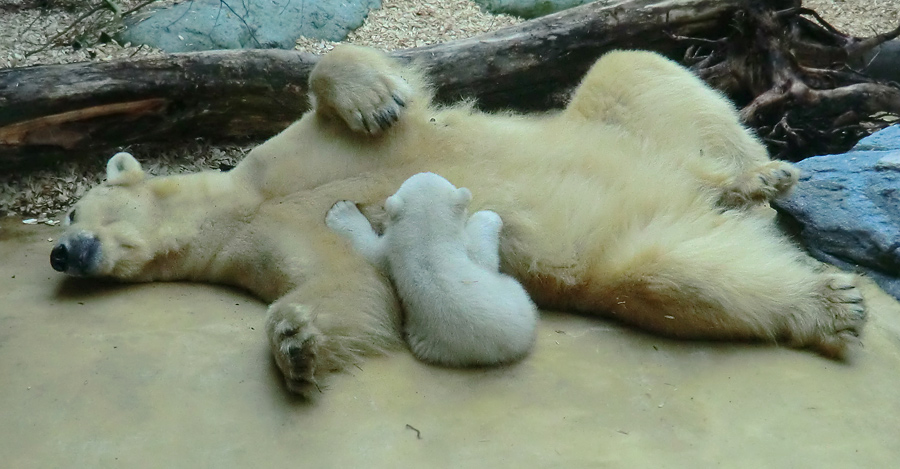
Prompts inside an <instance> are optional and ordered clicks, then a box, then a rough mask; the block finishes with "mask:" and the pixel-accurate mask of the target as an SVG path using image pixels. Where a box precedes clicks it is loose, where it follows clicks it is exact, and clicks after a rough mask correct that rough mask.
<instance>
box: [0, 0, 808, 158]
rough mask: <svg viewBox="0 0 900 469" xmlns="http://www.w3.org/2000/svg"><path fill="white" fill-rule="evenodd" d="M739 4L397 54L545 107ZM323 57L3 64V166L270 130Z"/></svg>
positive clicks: (515, 102)
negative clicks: (593, 75)
mask: <svg viewBox="0 0 900 469" xmlns="http://www.w3.org/2000/svg"><path fill="white" fill-rule="evenodd" d="M744 3H745V0H680V1H676V2H673V1H671V0H669V1H665V0H663V1H658V0H620V1H614V0H601V1H598V2H595V3H592V4H588V5H584V6H581V7H577V8H572V9H569V10H566V11H563V12H560V13H557V14H554V15H548V16H545V17H542V18H538V19H535V20H531V21H528V22H524V23H521V24H519V25H516V26H513V27H510V28H506V29H504V30H500V31H497V32H494V33H490V34H486V35H482V36H478V37H475V38H470V39H465V40H460V41H455V42H451V43H445V44H439V45H434V46H429V47H422V48H416V49H410V50H404V51H398V52H395V53H394V54H393V55H394V56H395V57H397V58H398V59H400V60H403V61H411V60H417V61H421V62H422V63H424V64H425V65H426V66H427V68H428V69H429V73H430V76H431V79H432V81H433V83H434V84H435V85H436V87H437V97H438V99H439V100H440V101H443V102H449V101H455V100H458V99H460V98H475V99H477V100H478V102H479V104H480V106H481V107H483V108H485V109H498V108H508V109H517V110H526V111H527V110H540V109H547V108H551V107H555V106H559V105H561V104H562V103H563V102H564V101H565V97H566V95H567V93H568V91H569V90H570V89H571V87H572V86H574V85H575V84H577V82H578V80H579V78H580V77H581V76H582V75H583V74H584V72H586V71H587V69H588V68H589V67H590V65H591V64H592V63H593V62H594V61H595V60H596V59H597V58H598V57H599V56H600V55H601V54H603V53H604V52H606V51H608V50H611V49H614V48H641V49H649V50H655V51H658V52H661V53H663V54H665V55H667V56H670V57H672V58H676V59H681V58H682V57H683V55H684V53H685V51H686V50H687V48H688V44H687V43H685V42H684V41H681V40H678V39H677V37H679V36H690V37H693V38H697V37H700V38H717V37H722V36H725V35H726V31H727V28H728V25H729V22H730V21H731V18H732V17H733V15H734V14H735V13H736V12H737V11H738V10H740V9H741V8H742V7H743V5H744ZM766 3H767V4H768V5H771V6H772V8H780V7H782V6H786V5H788V4H790V3H791V2H790V1H787V0H784V1H782V0H768V1H766ZM317 60H318V57H316V56H314V55H311V54H306V53H302V52H296V51H283V50H237V51H213V52H198V53H188V54H173V55H169V56H166V57H163V58H154V59H142V60H133V61H129V60H125V61H117V62H107V63H80V64H69V65H48V66H37V67H28V68H22V69H7V70H0V170H9V169H10V168H13V167H17V166H23V165H29V164H41V163H44V162H46V161H47V160H48V158H54V157H58V156H60V155H66V156H76V155H78V154H83V153H86V152H94V151H106V152H108V151H110V150H111V149H112V148H114V147H117V146H121V145H126V144H132V143H141V142H153V141H177V140H179V139H185V138H196V137H205V138H211V139H227V138H236V137H268V136H270V135H273V134H275V133H277V132H278V131H280V130H282V129H283V128H284V127H285V126H287V125H288V124H289V123H290V122H292V121H293V120H295V119H296V118H298V117H299V116H300V115H301V114H302V113H303V112H305V111H306V110H307V109H308V107H309V102H308V99H307V87H306V81H307V76H308V74H309V72H310V70H311V69H312V67H313V66H314V65H315V63H316V61H317Z"/></svg>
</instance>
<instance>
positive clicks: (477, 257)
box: [325, 173, 537, 366]
mask: <svg viewBox="0 0 900 469" xmlns="http://www.w3.org/2000/svg"><path fill="white" fill-rule="evenodd" d="M471 200H472V193H471V192H470V191H469V190H468V189H466V188H459V189H457V188H456V186H454V185H453V184H451V183H450V181H448V180H446V179H444V178H443V177H441V176H439V175H437V174H434V173H419V174H416V175H413V176H412V177H410V178H409V179H407V180H406V181H404V182H403V184H402V185H401V186H400V189H399V190H398V191H397V193H395V194H394V195H392V196H390V197H388V198H387V201H386V202H385V204H384V209H385V212H386V214H387V217H388V222H387V223H386V225H385V227H384V234H383V235H382V236H379V235H378V234H377V233H376V232H375V230H374V229H372V225H370V224H369V220H368V219H366V217H365V215H363V214H362V212H360V211H359V209H357V208H356V204H355V203H353V202H351V201H346V200H345V201H341V202H338V203H337V204H335V205H334V207H332V208H331V210H329V211H328V214H327V215H326V216H325V225H327V226H328V227H329V228H331V229H332V230H334V231H335V232H337V233H338V234H340V235H342V236H344V237H345V238H347V239H348V240H349V241H350V244H352V245H353V247H354V248H355V249H356V250H357V251H358V252H359V253H360V254H362V255H363V257H365V258H366V259H368V260H369V262H371V263H372V264H374V265H376V266H378V267H379V268H380V269H381V270H383V271H386V272H387V273H388V274H389V276H390V278H391V279H392V280H393V281H394V286H395V288H396V289H397V293H398V296H399V297H400V302H401V304H402V306H403V309H404V313H405V315H404V331H403V332H404V335H405V337H406V341H407V343H408V344H409V348H410V350H412V352H413V354H414V355H415V356H416V357H417V358H419V359H420V360H422V361H426V362H430V363H436V364H440V365H448V366H487V365H496V364H502V363H510V362H513V361H515V360H518V359H520V358H522V357H524V356H525V355H527V354H528V352H529V351H530V350H531V346H532V344H533V343H534V331H535V327H536V326H537V309H536V308H535V306H534V303H532V302H531V298H530V297H529V296H528V293H527V292H525V289H524V288H522V285H520V284H519V282H517V281H516V280H515V279H513V278H512V277H509V276H507V275H503V274H501V273H500V272H499V269H500V252H499V249H500V230H501V228H502V226H503V221H502V220H501V219H500V216H499V215H497V214H496V213H494V212H491V211H490V210H482V211H480V212H476V213H474V214H472V216H471V217H470V218H468V220H467V219H466V217H467V208H468V206H469V202H470V201H471Z"/></svg>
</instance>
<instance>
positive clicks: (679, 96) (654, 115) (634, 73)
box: [564, 51, 798, 207]
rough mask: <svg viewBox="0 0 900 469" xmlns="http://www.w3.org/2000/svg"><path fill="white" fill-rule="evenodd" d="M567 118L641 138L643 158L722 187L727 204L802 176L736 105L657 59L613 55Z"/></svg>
mask: <svg viewBox="0 0 900 469" xmlns="http://www.w3.org/2000/svg"><path fill="white" fill-rule="evenodd" d="M564 116H565V117H566V118H569V119H576V120H588V121H596V122H597V123H598V124H604V125H613V126H618V127H620V128H622V129H623V130H625V131H627V132H628V133H631V134H633V135H636V136H639V137H641V138H642V139H643V140H644V141H645V142H646V143H647V144H648V145H649V147H648V151H647V152H646V155H645V156H644V157H648V158H665V159H666V160H667V161H670V162H673V163H675V164H676V165H678V166H681V167H683V168H685V169H687V170H688V171H689V172H690V173H691V174H693V176H694V177H695V178H696V179H697V180H698V181H699V182H700V183H701V184H702V185H704V186H707V187H710V188H713V189H715V190H717V191H718V192H719V194H720V198H719V203H720V205H722V206H725V207H748V206H752V205H755V204H759V203H763V202H766V201H768V200H771V199H772V198H774V197H778V196H780V195H782V194H785V193H786V192H788V191H789V190H790V189H791V187H792V186H793V185H794V183H795V182H796V181H797V177H798V171H797V169H796V168H795V167H794V166H793V165H791V164H790V163H786V162H782V161H772V160H770V159H769V156H768V153H767V151H766V149H765V147H764V146H763V145H762V143H761V142H760V141H759V140H758V139H757V138H756V137H755V136H753V135H752V133H751V131H749V130H748V129H746V128H745V127H744V126H743V125H741V123H740V117H739V115H738V113H737V111H736V110H735V108H734V106H733V104H732V103H730V102H729V101H728V99H727V98H726V97H725V96H723V95H722V94H721V93H719V92H718V91H716V90H714V89H712V88H711V87H709V86H708V85H707V84H706V83H704V82H703V81H702V80H700V79H699V78H697V77H696V76H695V75H693V74H692V73H691V72H690V71H688V70H687V69H685V68H684V67H682V66H680V65H678V64H677V63H675V62H672V61H670V60H668V59H666V58H664V57H662V56H660V55H658V54H655V53H651V52H641V51H614V52H610V53H608V54H606V55H604V56H603V57H601V58H600V60H598V61H597V63H596V64H595V65H594V66H593V67H592V68H591V69H590V71H589V72H588V73H587V75H586V76H585V77H584V79H583V80H582V82H581V85H580V86H579V87H578V89H577V90H576V91H575V93H574V95H573V97H572V100H571V102H570V104H569V106H568V107H567V109H566V111H565V113H564Z"/></svg>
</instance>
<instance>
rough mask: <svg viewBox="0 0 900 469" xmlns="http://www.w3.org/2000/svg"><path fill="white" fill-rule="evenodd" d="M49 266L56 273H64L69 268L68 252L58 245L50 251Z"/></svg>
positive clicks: (63, 246)
mask: <svg viewBox="0 0 900 469" xmlns="http://www.w3.org/2000/svg"><path fill="white" fill-rule="evenodd" d="M50 265H51V266H52V267H53V270H55V271H57V272H65V271H66V269H68V268H69V250H68V248H66V245H65V244H60V245H58V246H56V247H55V248H53V250H52V251H50Z"/></svg>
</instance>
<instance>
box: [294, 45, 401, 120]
mask: <svg viewBox="0 0 900 469" xmlns="http://www.w3.org/2000/svg"><path fill="white" fill-rule="evenodd" d="M309 84H310V89H311V91H312V94H313V97H314V98H315V99H314V101H315V108H316V111H317V112H319V113H322V114H325V115H333V116H337V117H339V118H340V119H341V120H343V121H344V122H345V123H346V124H347V126H349V127H350V129H352V130H353V131H356V132H364V133H368V134H370V135H377V134H379V133H381V132H383V131H385V130H387V129H389V128H390V127H391V126H392V125H394V123H396V122H397V120H399V119H400V116H401V114H402V112H403V108H405V107H406V105H407V104H408V103H409V102H410V100H411V99H412V98H413V94H414V93H413V87H412V86H410V85H409V83H407V81H406V80H404V79H403V78H402V77H401V76H400V67H399V66H398V65H397V64H395V63H394V62H393V61H392V60H391V59H389V58H388V57H387V56H385V55H384V54H382V53H380V52H377V51H375V50H371V49H367V48H361V47H355V46H347V45H344V46H340V47H337V48H335V49H334V51H332V52H330V53H328V54H327V55H325V57H323V58H322V60H321V61H320V62H319V64H318V65H316V68H315V69H313V72H312V73H311V74H310V82H309Z"/></svg>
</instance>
